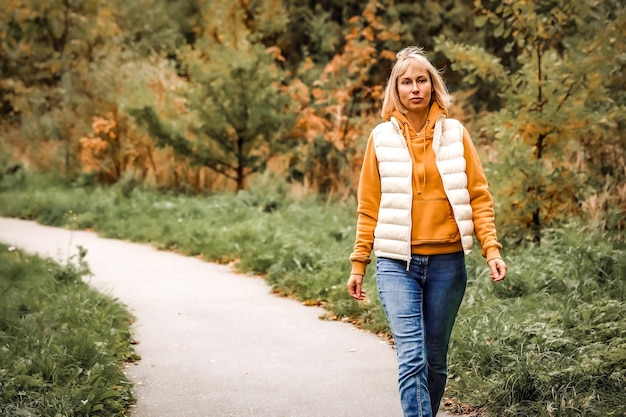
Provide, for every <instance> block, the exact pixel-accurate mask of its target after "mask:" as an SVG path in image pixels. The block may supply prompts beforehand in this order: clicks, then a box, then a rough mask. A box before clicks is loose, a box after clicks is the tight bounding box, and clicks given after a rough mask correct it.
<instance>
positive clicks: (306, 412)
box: [0, 218, 446, 417]
mask: <svg viewBox="0 0 626 417" xmlns="http://www.w3.org/2000/svg"><path fill="white" fill-rule="evenodd" d="M0 241H2V242H4V243H6V244H10V245H15V246H17V247H19V248H21V249H24V250H26V251H29V252H34V253H39V254H42V255H44V256H50V257H52V258H54V259H57V260H63V259H67V256H68V254H69V253H75V252H76V246H77V245H81V246H83V247H85V248H87V250H88V254H87V257H86V260H87V262H88V263H89V266H90V268H91V270H92V271H93V273H94V276H93V277H92V278H91V281H90V282H91V284H92V285H93V286H95V287H96V288H98V289H99V290H100V291H102V292H105V293H107V294H110V295H112V296H113V297H115V298H118V299H119V300H120V301H122V302H123V303H125V304H126V305H127V306H129V308H130V310H131V312H132V313H133V314H134V315H135V316H136V319H137V320H136V322H135V324H134V325H133V332H134V337H135V338H136V339H137V340H138V341H139V342H140V344H139V345H137V346H136V351H137V353H138V354H140V355H141V357H142V360H141V361H140V362H139V363H138V364H137V365H131V366H130V367H129V368H128V369H127V375H128V377H129V378H130V379H131V381H133V383H134V384H135V389H134V392H135V396H136V397H137V399H138V401H137V406H136V407H135V408H134V411H133V416H135V417H227V416H232V417H248V416H249V417H342V416H344V417H397V416H401V415H402V413H401V410H400V407H399V400H398V394H397V389H396V382H395V381H396V361H395V352H394V351H393V349H392V348H391V347H390V346H389V345H388V344H386V343H384V342H383V341H381V340H380V339H379V338H378V337H376V336H375V335H372V334H370V333H367V332H363V331H361V330H358V329H356V328H355V327H354V326H351V325H349V324H346V323H340V322H332V321H324V320H320V319H319V316H321V315H322V314H323V313H324V311H323V310H322V309H320V308H317V307H304V306H302V304H300V303H298V302H296V301H293V300H289V299H285V298H280V297H277V296H275V295H272V294H271V293H270V290H269V287H268V286H267V285H266V283H265V281H264V280H262V279H259V278H255V277H250V276H244V275H240V274H236V273H234V272H233V271H232V270H231V269H229V268H228V267H225V266H220V265H215V264H211V263H207V262H203V261H200V260H198V259H195V258H192V257H185V256H181V255H177V254H173V253H169V252H160V251H157V250H155V249H154V248H152V247H150V246H147V245H142V244H134V243H128V242H123V241H117V240H111V239H104V238H101V237H98V236H97V235H96V234H95V233H91V232H80V231H74V232H70V231H68V230H66V229H62V228H53V227H46V226H41V225H38V224H36V223H33V222H27V221H22V220H16V219H6V218H0ZM439 416H446V415H445V414H443V413H440V414H439Z"/></svg>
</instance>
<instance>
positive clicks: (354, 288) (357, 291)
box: [348, 274, 366, 300]
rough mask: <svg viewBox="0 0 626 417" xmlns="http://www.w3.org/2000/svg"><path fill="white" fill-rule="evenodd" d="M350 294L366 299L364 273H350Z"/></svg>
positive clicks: (356, 297)
mask: <svg viewBox="0 0 626 417" xmlns="http://www.w3.org/2000/svg"><path fill="white" fill-rule="evenodd" d="M348 294H350V297H352V298H354V299H356V300H365V297H366V294H365V291H363V275H361V274H350V278H349V279H348Z"/></svg>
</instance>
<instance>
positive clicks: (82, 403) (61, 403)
mask: <svg viewBox="0 0 626 417" xmlns="http://www.w3.org/2000/svg"><path fill="white" fill-rule="evenodd" d="M84 255H85V252H84V251H81V253H80V255H77V258H76V259H70V260H68V261H67V262H65V263H63V264H59V263H56V262H54V261H52V260H50V259H42V258H39V257H36V256H27V255H25V254H24V253H22V252H20V251H19V250H18V249H15V248H13V247H7V246H5V245H0V300H1V302H0V416H54V417H56V416H122V415H127V414H128V413H127V410H128V407H129V405H130V403H131V402H132V401H133V397H132V392H131V388H132V386H131V384H130V382H129V381H128V380H127V378H126V377H125V375H124V373H123V364H124V362H125V361H127V360H129V359H137V358H136V356H135V354H134V353H133V352H132V349H131V344H130V341H131V335H130V332H129V325H130V321H131V316H130V314H129V313H128V311H127V310H126V309H125V308H124V307H123V306H122V305H121V304H119V303H118V302H116V301H115V300H113V299H111V298H109V297H107V296H104V295H102V294H100V293H99V292H97V291H95V290H94V289H91V288H90V287H89V286H88V285H87V284H86V283H85V282H83V280H82V278H83V277H84V276H86V275H88V274H89V270H88V267H87V265H86V264H85V263H84V262H83V259H82V258H83V257H84Z"/></svg>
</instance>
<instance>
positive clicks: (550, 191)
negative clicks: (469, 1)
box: [438, 0, 626, 242]
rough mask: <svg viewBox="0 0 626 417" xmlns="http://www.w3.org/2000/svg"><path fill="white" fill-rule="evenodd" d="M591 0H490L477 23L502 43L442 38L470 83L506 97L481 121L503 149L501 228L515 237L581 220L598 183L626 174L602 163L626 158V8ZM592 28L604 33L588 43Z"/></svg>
mask: <svg viewBox="0 0 626 417" xmlns="http://www.w3.org/2000/svg"><path fill="white" fill-rule="evenodd" d="M586 3H587V2H578V3H571V2H566V1H560V0H542V1H529V2H527V1H510V2H504V3H498V4H497V5H496V4H495V3H494V4H493V5H492V4H491V3H490V2H483V7H482V8H481V9H480V15H479V17H478V18H477V24H479V25H480V26H482V27H484V28H485V29H486V30H487V29H488V30H489V31H492V33H493V37H494V38H495V39H497V40H499V43H498V45H500V46H503V49H501V50H497V49H496V50H494V51H490V50H489V49H488V48H486V47H478V46H471V47H469V46H467V45H461V44H458V43H455V42H451V41H450V40H447V39H445V38H439V39H438V49H439V50H440V51H442V52H444V53H445V54H446V55H447V56H449V57H450V59H451V60H452V61H453V62H455V64H454V68H457V69H459V70H460V69H463V70H465V71H467V76H466V77H465V82H466V83H467V84H468V85H470V86H472V85H475V84H476V83H477V82H479V81H482V80H486V81H487V82H489V83H490V84H495V87H496V91H498V92H499V94H500V99H501V103H502V108H501V109H500V110H499V111H496V112H494V113H489V114H486V115H485V117H483V118H482V120H481V121H480V122H479V126H480V127H481V128H482V129H481V134H482V135H483V136H487V137H489V138H493V139H495V141H496V142H495V144H496V145H497V146H498V150H497V156H496V158H495V161H494V163H493V164H492V167H491V169H492V170H493V171H492V172H493V173H494V177H495V178H496V181H493V187H492V188H493V192H494V194H496V196H497V198H496V200H497V201H498V202H499V203H500V207H502V208H503V210H501V211H499V224H500V226H501V227H500V229H499V230H500V231H501V233H502V234H503V235H504V236H508V237H509V238H511V240H515V241H517V242H519V241H520V240H523V239H531V240H533V241H536V242H540V241H541V239H542V235H543V231H544V229H546V228H550V227H553V226H555V225H558V224H560V223H562V222H565V221H568V220H569V219H571V218H572V217H574V218H582V217H583V216H584V215H585V212H584V210H585V206H584V204H583V202H584V200H585V198H587V197H589V196H592V197H593V196H594V195H597V193H598V186H599V184H605V183H606V182H607V180H608V181H609V182H612V181H614V180H617V181H618V182H619V181H623V180H624V179H625V178H626V177H624V173H623V172H621V171H620V172H617V171H615V170H610V171H608V170H606V169H604V168H603V167H604V166H606V165H610V166H618V165H619V164H620V163H621V162H618V160H621V159H620V158H621V157H617V158H615V157H614V156H613V157H611V156H608V155H618V154H619V155H623V153H624V146H625V144H626V142H625V140H624V134H623V129H620V128H619V126H622V125H623V123H624V117H623V114H624V109H623V100H622V98H618V97H617V95H616V94H615V91H614V89H613V88H611V86H613V85H614V82H615V81H616V80H617V79H620V80H622V75H621V74H622V73H623V72H624V71H623V69H624V64H625V62H624V59H623V56H622V55H623V51H624V44H623V38H624V25H623V22H624V18H625V17H624V12H623V8H622V9H619V10H617V11H614V10H613V9H612V8H611V3H612V2H607V3H596V2H594V5H593V6H592V5H591V4H586ZM490 33H491V32H490ZM588 33H598V36H596V37H595V38H594V39H593V41H592V42H591V43H590V42H589V40H588V37H587V36H586V34H588ZM600 33H601V34H600ZM503 51H504V52H505V53H506V56H507V60H506V61H505V62H503V61H502V59H501V58H500V57H499V56H498V54H500V55H503ZM468 57H469V59H468ZM602 62H609V64H608V65H604V64H603V63H602ZM615 74H620V75H619V76H617V77H616V75H615ZM614 152H615V153H614ZM600 155H604V161H601V160H602V159H603V158H602V157H599V156H600ZM606 158H609V159H612V161H611V162H609V163H608V164H607V161H606ZM612 192H613V193H614V194H618V195H619V194H620V193H621V189H620V188H619V187H615V188H613V189H612ZM620 204H623V202H622V203H620ZM587 214H589V213H587ZM614 226H615V227H617V228H622V227H623V219H622V221H621V222H618V224H617V225H614Z"/></svg>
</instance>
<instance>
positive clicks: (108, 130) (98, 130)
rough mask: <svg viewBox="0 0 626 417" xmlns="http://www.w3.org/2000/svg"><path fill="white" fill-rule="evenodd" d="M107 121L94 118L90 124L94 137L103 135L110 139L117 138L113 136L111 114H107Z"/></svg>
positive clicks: (113, 123)
mask: <svg viewBox="0 0 626 417" xmlns="http://www.w3.org/2000/svg"><path fill="white" fill-rule="evenodd" d="M108 116H109V119H105V118H104V117H94V119H93V123H92V124H91V128H92V129H93V132H94V133H95V134H96V135H104V136H108V137H110V138H111V139H115V137H116V136H117V135H116V134H115V130H114V129H115V126H116V123H115V120H113V115H112V114H111V113H109V114H108Z"/></svg>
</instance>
